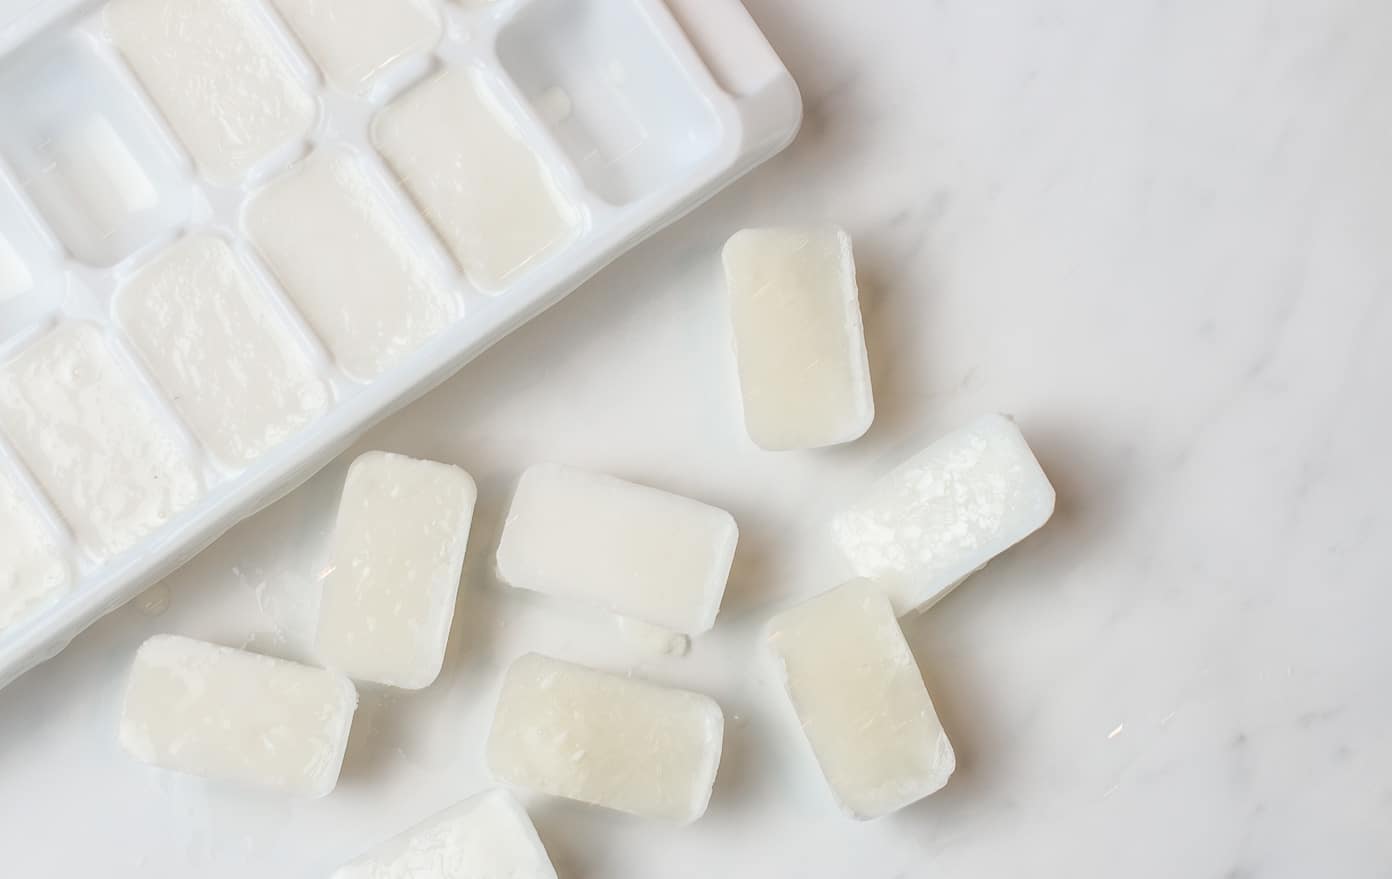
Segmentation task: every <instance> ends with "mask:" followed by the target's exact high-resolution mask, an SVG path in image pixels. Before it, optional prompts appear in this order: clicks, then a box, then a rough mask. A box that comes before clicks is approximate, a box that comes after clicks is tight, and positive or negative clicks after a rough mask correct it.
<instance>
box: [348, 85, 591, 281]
mask: <svg viewBox="0 0 1392 879" xmlns="http://www.w3.org/2000/svg"><path fill="white" fill-rule="evenodd" d="M514 128H515V127H514V126H513V125H510V124H509V123H508V122H507V121H506V119H505V117H504V115H503V111H502V109H501V108H500V107H498V106H497V105H496V103H495V101H494V99H493V97H492V95H490V94H488V93H487V90H486V87H485V86H484V85H483V83H481V82H479V80H478V75H477V74H475V73H473V72H471V71H469V70H467V69H449V70H446V71H444V72H443V73H441V74H439V75H437V76H435V77H433V78H431V79H429V80H426V81H425V82H423V83H421V84H420V85H417V86H415V87H414V88H412V89H411V90H410V91H408V92H407V93H406V94H405V95H403V96H401V97H400V98H397V99H396V100H395V101H394V102H392V103H391V104H389V105H387V107H386V108H385V109H383V110H382V112H381V113H380V114H378V116H377V119H376V120H375V122H374V123H373V127H372V140H373V143H375V144H376V146H377V149H378V151H379V152H381V154H382V156H383V158H385V159H386V160H387V163H388V164H389V165H391V166H392V169H393V170H394V171H395V172H396V173H397V175H398V176H399V177H400V178H401V184H402V186H404V187H405V188H406V191H407V192H409V193H410V194H411V198H412V199H414V200H415V202H416V205H417V206H418V207H419V208H420V210H421V212H422V213H423V214H425V216H426V218H427V219H428V220H429V221H430V224H431V225H432V226H434V228H435V231H436V233H437V234H439V236H440V238H441V240H443V241H444V243H445V246H446V247H447V248H449V250H450V252H451V253H452V254H453V255H454V258H455V260H456V261H458V263H459V265H460V267H461V268H463V269H464V271H465V273H466V274H468V276H469V280H471V281H472V282H473V283H475V284H476V285H478V286H479V287H480V288H482V289H483V290H486V291H498V290H501V289H502V288H503V287H505V286H507V285H508V284H509V283H510V282H511V281H512V280H513V278H514V277H515V276H516V275H518V274H519V273H521V272H522V271H524V270H525V269H527V268H528V267H530V266H531V265H533V264H535V263H537V262H539V261H541V260H542V259H544V258H546V257H547V256H549V255H551V254H552V253H554V252H555V251H557V250H558V249H560V248H561V247H562V246H564V245H565V244H566V243H567V242H569V241H570V240H572V239H573V238H574V237H575V233H576V225H577V217H576V213H575V210H574V209H573V208H572V207H570V206H569V205H567V204H566V203H565V201H564V200H563V199H562V198H561V195H560V193H559V192H558V191H557V189H556V186H555V184H554V182H553V180H552V179H551V175H550V173H549V172H548V171H547V170H546V168H545V167H543V165H542V163H541V160H540V158H539V156H538V155H537V153H536V151H535V150H534V149H533V147H532V146H531V145H530V144H528V143H527V141H525V140H524V139H523V138H522V137H521V135H519V134H518V133H517V132H516V131H515V130H514Z"/></svg>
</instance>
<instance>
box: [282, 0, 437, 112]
mask: <svg viewBox="0 0 1392 879" xmlns="http://www.w3.org/2000/svg"><path fill="white" fill-rule="evenodd" d="M274 3H275V7H276V9H277V10H278V11H279V12H280V14H281V15H283V16H284V17H285V20H286V21H287V22H289V24H290V27H292V28H294V30H295V35H296V36H298V37H299V38H300V42H302V43H304V45H305V48H306V49H307V50H309V54H311V55H313V56H314V60H315V61H316V62H318V64H319V67H320V68H321V69H323V71H324V74H325V75H326V76H327V77H328V78H329V79H330V80H331V81H333V82H334V84H336V85H337V86H339V87H340V88H343V89H346V90H347V91H350V92H362V91H365V90H366V88H367V86H368V84H369V83H370V82H371V81H372V79H373V78H374V77H375V76H376V75H377V74H378V73H380V72H381V71H382V70H384V69H386V68H387V67H390V66H391V65H392V64H393V63H395V62H396V61H398V60H400V59H402V58H406V57H409V56H412V55H418V54H421V53H423V52H427V51H429V50H430V48H431V47H432V46H434V45H435V43H436V42H437V41H438V40H439V39H440V32H441V29H442V26H441V22H440V14H439V12H438V11H437V10H436V9H435V7H434V6H433V4H432V3H431V2H430V0H391V2H383V0H274Z"/></svg>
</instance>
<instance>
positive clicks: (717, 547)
mask: <svg viewBox="0 0 1392 879" xmlns="http://www.w3.org/2000/svg"><path fill="white" fill-rule="evenodd" d="M738 539H739V528H738V527H737V526H736V525H735V520H734V517H732V516H731V515H730V514H729V513H727V512H725V511H724V510H721V509H718V508H716V507H712V506H709V505H707V504H703V503H701V502H699V501H694V500H692V499H690V498H685V497H682V496H680V495H675V494H669V493H668V492H665V491H658V490H657V489H655V488H648V487H647V486H643V485H635V484H634V483H632V482H625V481H624V480H622V479H616V478H614V477H613V476H606V475H604V474H601V473H588V472H586V471H583V470H574V469H571V468H569V467H561V466H558V465H555V464H539V465H536V466H534V467H531V468H529V469H528V470H527V471H526V472H525V473H523V474H522V479H521V481H520V482H518V485H517V492H516V494H515V495H514V496H513V499H512V507H511V508H510V509H509V510H508V516H507V521H506V523H505V524H504V526H503V536H502V540H501V541H500V542H499V544H498V576H499V577H501V578H502V579H503V580H504V581H505V582H507V583H508V584H510V585H512V586H516V587H518V588H519V589H528V590H531V591H533V592H541V593H544V594H546V595H551V596H554V597H557V598H566V599H573V600H577V601H583V602H588V603H590V604H595V605H598V606H599V607H602V608H604V609H605V610H608V611H610V612H612V613H616V614H619V615H620V616H625V617H633V618H634V619H638V620H642V621H643V622H646V623H652V624H653V625H655V626H661V627H663V628H666V629H671V630H672V631H674V632H680V633H683V634H687V635H697V634H700V633H701V632H704V631H706V630H707V629H709V628H710V627H711V626H713V625H714V624H715V617H716V614H717V613H719V611H720V601H721V598H722V597H723V596H724V594H725V582H726V580H727V579H728V578H729V576H730V565H731V563H732V562H733V561H734V556H735V544H736V542H737V541H738Z"/></svg>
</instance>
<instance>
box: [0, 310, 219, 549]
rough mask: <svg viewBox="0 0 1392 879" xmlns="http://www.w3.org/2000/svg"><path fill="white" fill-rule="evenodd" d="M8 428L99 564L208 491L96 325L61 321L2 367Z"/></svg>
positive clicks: (1, 399)
mask: <svg viewBox="0 0 1392 879" xmlns="http://www.w3.org/2000/svg"><path fill="white" fill-rule="evenodd" d="M0 428H3V430H4V432H5V434H6V435H7V436H8V437H9V439H10V442H12V443H13V444H14V446H15V449H16V450H17V451H18V452H19V455H20V457H21V458H23V459H24V463H25V464H27V465H28V466H29V470H30V472H32V473H33V474H34V476H35V477H36V478H37V479H38V481H39V484H40V485H42V486H43V489H44V491H45V492H46V493H47V494H48V496H49V497H50V498H52V499H53V503H54V505H55V506H56V507H58V511H59V512H60V513H61V514H62V516H63V518H64V519H66V520H67V522H68V524H69V525H70V526H72V529H73V531H74V532H75V533H76V535H77V538H78V540H79V541H81V542H82V544H83V545H84V546H86V547H87V549H88V550H90V551H91V552H92V554H93V555H95V556H97V557H99V558H101V557H106V556H109V555H113V554H115V553H118V552H120V551H121V550H124V549H126V548H127V547H130V546H131V545H133V544H134V543H136V542H137V541H138V540H140V538H142V537H144V536H145V535H147V534H149V533H150V532H152V531H154V530H156V529H157V528H159V527H161V526H162V525H164V524H165V523H166V522H168V521H169V520H170V519H171V518H173V516H174V515H175V514H177V513H178V512H179V511H180V510H183V509H184V508H186V507H188V506H189V505H190V504H192V503H193V502H194V501H195V500H197V499H198V496H199V495H200V494H201V493H202V484H201V482H200V480H199V477H198V473H197V471H196V469H195V466H194V462H193V460H192V458H191V457H190V455H189V452H188V450H187V449H186V448H185V446H184V444H183V443H182V442H180V439H179V437H178V434H176V433H175V432H174V430H173V429H172V428H171V427H170V425H169V424H167V423H166V422H165V421H164V419H163V418H161V416H160V414H159V413H158V412H157V411H155V410H154V408H153V407H152V406H151V405H149V403H147V402H146V400H145V399H144V397H143V395H142V394H141V393H140V390H139V387H138V385H136V383H135V378H134V376H132V375H130V374H129V373H128V372H127V371H126V370H125V369H124V368H123V367H122V366H121V364H120V363H119V362H117V360H116V358H115V356H114V355H113V354H112V351H111V348H110V345H109V343H108V341H107V339H106V337H105V334H104V332H103V330H102V329H101V328H100V327H98V326H96V325H94V324H89V323H86V322H77V321H66V322H64V323H61V324H59V325H58V326H57V327H56V328H55V329H53V330H51V331H49V332H48V333H47V334H46V335H44V336H42V337H41V338H39V339H38V340H36V341H35V342H33V343H32V344H30V345H29V346H28V347H27V348H25V349H24V351H23V352H21V353H20V354H19V356H18V357H16V358H14V359H13V360H11V361H10V362H9V363H8V364H6V365H5V366H4V367H0Z"/></svg>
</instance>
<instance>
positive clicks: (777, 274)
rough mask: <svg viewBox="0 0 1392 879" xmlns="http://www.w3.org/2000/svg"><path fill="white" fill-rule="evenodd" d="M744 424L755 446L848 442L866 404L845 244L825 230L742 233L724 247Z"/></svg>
mask: <svg viewBox="0 0 1392 879" xmlns="http://www.w3.org/2000/svg"><path fill="white" fill-rule="evenodd" d="M724 261H725V277H726V282H727V284H728V287H729V293H730V310H731V319H732V322H733V324H734V334H735V356H736V359H737V360H738V362H739V378H740V389H741V391H742V393H743V396H744V420H745V425H746V427H747V428H748V430H749V435H750V437H751V438H752V439H753V440H754V442H755V443H757V444H758V445H760V446H761V447H763V448H765V449H774V450H778V449H806V448H814V447H818V446H829V445H835V444H837V443H845V442H850V441H851V440H853V439H856V438H857V437H859V436H861V435H862V434H864V433H865V431H866V430H868V429H869V428H870V423H871V422H872V421H874V419H875V399H874V395H873V393H872V392H871V389H870V364H869V360H868V358H867V355H866V351H865V334H864V331H863V329H862V326H861V317H860V299H859V293H858V291H857V287H856V274H855V260H854V258H853V257H852V255H851V239H850V236H848V235H847V234H846V233H845V232H844V231H843V230H841V229H837V228H834V227H828V228H812V229H799V228H791V229H745V230H744V231H742V232H738V233H736V234H735V236H734V237H733V238H731V239H730V240H729V242H728V243H727V244H726V245H725V253H724Z"/></svg>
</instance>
